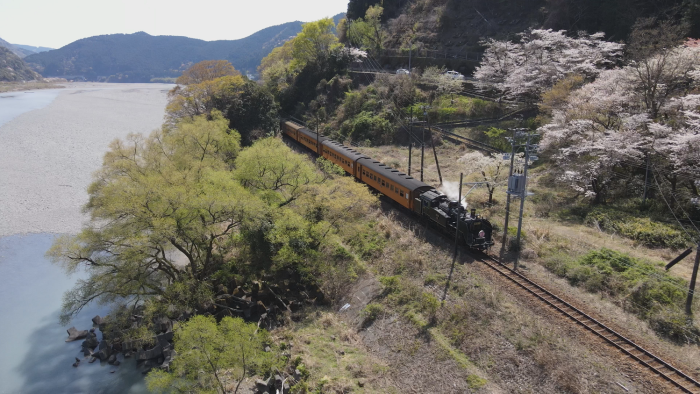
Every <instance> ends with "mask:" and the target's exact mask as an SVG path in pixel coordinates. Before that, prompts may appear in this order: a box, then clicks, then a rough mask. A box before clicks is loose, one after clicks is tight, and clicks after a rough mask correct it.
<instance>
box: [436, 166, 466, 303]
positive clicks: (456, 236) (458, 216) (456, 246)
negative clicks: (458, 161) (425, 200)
mask: <svg viewBox="0 0 700 394" xmlns="http://www.w3.org/2000/svg"><path fill="white" fill-rule="evenodd" d="M463 178H464V173H461V172H460V173H459V198H458V199H457V203H458V205H457V217H456V218H455V219H456V220H455V251H454V254H453V255H452V267H451V268H450V275H449V276H448V277H447V283H446V284H445V292H444V293H443V295H442V302H443V303H444V302H445V299H446V298H447V290H448V289H449V287H450V281H451V280H452V273H453V272H454V270H455V263H456V262H457V252H458V251H459V220H460V217H461V212H460V211H461V209H460V208H462V180H463ZM473 188H474V187H472V189H473Z"/></svg>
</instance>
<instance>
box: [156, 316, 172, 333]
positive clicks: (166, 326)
mask: <svg viewBox="0 0 700 394" xmlns="http://www.w3.org/2000/svg"><path fill="white" fill-rule="evenodd" d="M156 331H158V332H172V331H173V321H172V320H170V319H168V318H167V317H161V318H160V319H158V320H156Z"/></svg>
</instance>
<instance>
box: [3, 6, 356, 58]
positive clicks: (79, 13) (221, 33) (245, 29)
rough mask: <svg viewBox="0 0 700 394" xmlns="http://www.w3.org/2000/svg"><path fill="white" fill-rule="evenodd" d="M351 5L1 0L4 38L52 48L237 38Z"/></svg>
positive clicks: (317, 17) (324, 14) (345, 8)
mask: <svg viewBox="0 0 700 394" xmlns="http://www.w3.org/2000/svg"><path fill="white" fill-rule="evenodd" d="M347 6H348V0H228V1H226V0H217V1H208V0H200V1H197V0H188V1H185V0H0V38H2V39H4V40H5V41H8V42H10V43H13V44H24V45H34V46H45V47H50V48H60V47H62V46H64V45H67V44H70V43H71V42H73V41H75V40H78V39H81V38H85V37H90V36H96V35H101V34H113V33H135V32H137V31H145V32H146V33H148V34H151V35H154V36H155V35H173V36H187V37H192V38H199V39H202V40H207V41H211V40H235V39H238V38H243V37H246V36H249V35H251V34H253V33H255V32H256V31H258V30H261V29H264V28H266V27H268V26H274V25H279V24H282V23H285V22H292V21H297V20H300V21H303V22H309V21H313V20H317V19H320V18H323V17H326V16H333V15H336V14H338V13H341V12H345V11H346V10H347Z"/></svg>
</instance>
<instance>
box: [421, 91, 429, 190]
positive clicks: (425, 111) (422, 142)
mask: <svg viewBox="0 0 700 394" xmlns="http://www.w3.org/2000/svg"><path fill="white" fill-rule="evenodd" d="M421 109H422V110H423V120H424V121H425V122H426V123H427V119H428V109H430V106H428V105H422V106H421ZM424 161H425V126H424V127H423V131H422V132H421V139H420V181H421V182H423V162H424Z"/></svg>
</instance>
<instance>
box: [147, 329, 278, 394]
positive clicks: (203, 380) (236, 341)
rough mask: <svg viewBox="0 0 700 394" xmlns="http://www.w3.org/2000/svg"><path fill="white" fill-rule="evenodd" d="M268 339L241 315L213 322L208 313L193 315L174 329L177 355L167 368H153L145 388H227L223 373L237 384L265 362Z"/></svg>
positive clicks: (167, 390)
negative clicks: (234, 378) (230, 375)
mask: <svg viewBox="0 0 700 394" xmlns="http://www.w3.org/2000/svg"><path fill="white" fill-rule="evenodd" d="M268 341H269V335H268V334H267V332H266V331H265V330H260V331H258V330H257V328H256V326H255V324H250V323H245V322H244V321H243V319H240V318H232V317H228V316H227V317H224V318H223V319H222V320H221V322H220V323H219V324H218V325H217V324H216V320H214V318H213V317H211V316H195V317H193V318H192V319H190V320H189V321H188V322H186V323H184V324H183V325H182V326H181V327H180V329H178V330H177V331H176V333H175V338H174V343H175V351H176V352H177V357H176V358H175V359H174V360H173V363H172V366H171V372H166V371H163V370H159V369H156V370H153V371H152V372H150V373H149V374H148V376H147V377H146V384H147V386H148V389H149V390H150V391H152V392H155V393H177V392H198V393H202V392H215V393H222V394H223V393H227V392H231V389H230V384H229V382H227V381H226V380H225V378H224V376H223V374H224V373H225V372H227V371H230V372H232V373H233V374H234V376H236V380H237V383H236V386H235V388H234V389H233V392H234V393H236V392H238V388H239V386H240V384H241V382H242V381H243V379H244V378H245V376H246V374H247V373H249V372H251V369H253V368H255V367H256V366H259V365H265V364H268V363H269V359H270V358H271V356H270V353H266V352H264V351H263V348H264V346H265V344H266V343H267V342H268Z"/></svg>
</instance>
